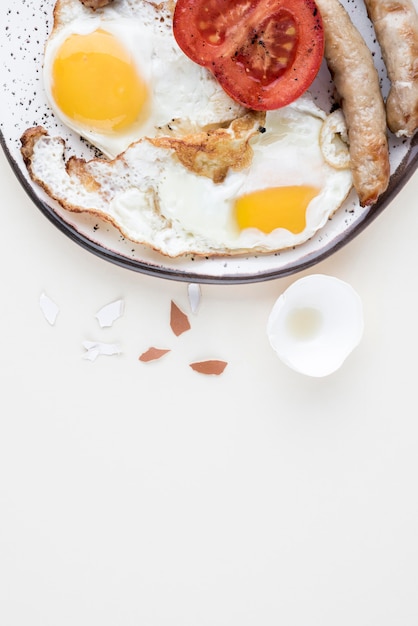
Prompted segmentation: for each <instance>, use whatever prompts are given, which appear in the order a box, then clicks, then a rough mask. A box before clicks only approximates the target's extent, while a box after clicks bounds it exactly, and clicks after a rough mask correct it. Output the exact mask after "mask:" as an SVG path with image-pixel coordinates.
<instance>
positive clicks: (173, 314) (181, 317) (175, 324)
mask: <svg viewBox="0 0 418 626" xmlns="http://www.w3.org/2000/svg"><path fill="white" fill-rule="evenodd" d="M170 326H171V330H172V331H173V333H174V334H175V335H176V337H178V336H179V335H181V334H182V333H185V332H186V331H187V330H190V322H189V318H188V317H187V315H186V314H185V313H183V311H182V310H181V309H179V307H178V306H177V304H176V303H175V302H173V300H172V301H171V311H170Z"/></svg>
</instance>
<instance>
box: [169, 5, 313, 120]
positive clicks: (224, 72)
mask: <svg viewBox="0 0 418 626" xmlns="http://www.w3.org/2000/svg"><path fill="white" fill-rule="evenodd" d="M173 33H174V37H175V39H176V41H177V43H178V45H179V46H180V48H181V49H182V50H183V52H184V53H185V54H186V55H187V56H188V57H189V58H191V59H192V60H193V61H195V62H196V63H198V64H199V65H202V66H204V67H206V68H207V69H208V70H210V71H211V72H212V74H213V75H214V76H215V77H216V78H217V79H218V81H219V83H220V84H221V86H222V87H223V89H224V90H225V91H226V93H227V94H228V95H229V96H230V97H231V98H233V99H234V100H235V101H237V102H239V103H240V104H242V105H243V106H245V107H248V108H252V109H256V110H263V111H266V110H269V109H277V108H280V107H282V106H285V105H287V104H289V103H290V102H292V101H293V100H296V98H298V97H299V96H301V95H302V94H303V93H304V92H305V91H306V90H307V89H308V87H309V86H310V85H311V83H312V82H313V80H314V78H315V77H316V75H317V73H318V70H319V67H320V65H321V62H322V58H323V54H324V33H323V27H322V19H321V15H320V13H319V10H318V8H317V6H316V4H315V1H314V0H177V4H176V7H175V10H174V17H173Z"/></svg>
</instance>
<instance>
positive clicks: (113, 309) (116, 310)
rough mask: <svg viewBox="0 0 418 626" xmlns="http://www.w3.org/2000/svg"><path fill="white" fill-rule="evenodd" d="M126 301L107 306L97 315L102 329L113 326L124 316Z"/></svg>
mask: <svg viewBox="0 0 418 626" xmlns="http://www.w3.org/2000/svg"><path fill="white" fill-rule="evenodd" d="M123 311H124V301H123V300H116V301H115V302H111V303H110V304H106V305H105V306H104V307H102V308H101V309H100V310H99V311H97V313H96V318H97V320H98V322H99V324H100V327H101V328H105V327H109V326H112V324H113V322H115V321H116V320H117V319H119V317H121V316H122V315H123Z"/></svg>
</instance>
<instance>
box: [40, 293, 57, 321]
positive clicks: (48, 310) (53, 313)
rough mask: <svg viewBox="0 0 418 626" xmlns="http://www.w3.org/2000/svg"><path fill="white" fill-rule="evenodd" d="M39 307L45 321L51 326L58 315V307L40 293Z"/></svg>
mask: <svg viewBox="0 0 418 626" xmlns="http://www.w3.org/2000/svg"><path fill="white" fill-rule="evenodd" d="M39 306H40V307H41V311H42V313H43V314H44V317H45V319H46V321H47V322H48V323H49V324H51V326H53V325H54V324H55V321H56V319H57V315H58V313H59V308H58V305H57V304H55V302H54V301H53V300H51V298H50V297H49V296H47V295H46V294H45V293H42V294H41V297H40V298H39Z"/></svg>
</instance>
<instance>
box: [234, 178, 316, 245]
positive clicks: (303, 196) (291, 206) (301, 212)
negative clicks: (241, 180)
mask: <svg viewBox="0 0 418 626" xmlns="http://www.w3.org/2000/svg"><path fill="white" fill-rule="evenodd" d="M318 192H319V190H318V189H316V188H315V187H310V186H307V185H301V186H295V185H294V186H288V187H272V188H269V189H261V190H259V191H254V192H252V193H249V194H246V195H244V196H241V197H240V198H238V199H237V200H236V201H235V214H236V218H237V221H238V225H239V227H240V229H241V230H242V229H244V228H258V229H259V230H261V231H263V232H264V233H271V232H272V231H273V230H274V229H275V228H285V229H286V230H289V231H291V232H292V233H295V234H297V233H301V232H302V231H303V230H304V228H305V226H306V209H307V207H308V204H309V203H310V201H311V200H312V199H313V198H314V197H315V196H317V195H318Z"/></svg>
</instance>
